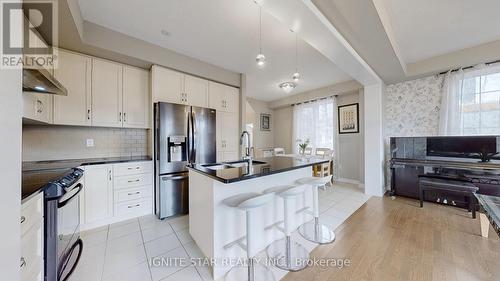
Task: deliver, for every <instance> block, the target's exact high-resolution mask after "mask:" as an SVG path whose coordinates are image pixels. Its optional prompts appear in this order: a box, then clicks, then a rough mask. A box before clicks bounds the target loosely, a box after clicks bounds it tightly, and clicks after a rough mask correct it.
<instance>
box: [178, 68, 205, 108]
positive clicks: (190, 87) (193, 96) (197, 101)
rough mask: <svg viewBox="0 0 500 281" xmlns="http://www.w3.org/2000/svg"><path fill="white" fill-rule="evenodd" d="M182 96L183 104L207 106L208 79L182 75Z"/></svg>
mask: <svg viewBox="0 0 500 281" xmlns="http://www.w3.org/2000/svg"><path fill="white" fill-rule="evenodd" d="M184 98H185V100H184V103H185V104H188V105H192V106H199V107H208V81H207V80H205V79H201V78H198V77H194V76H190V75H184Z"/></svg>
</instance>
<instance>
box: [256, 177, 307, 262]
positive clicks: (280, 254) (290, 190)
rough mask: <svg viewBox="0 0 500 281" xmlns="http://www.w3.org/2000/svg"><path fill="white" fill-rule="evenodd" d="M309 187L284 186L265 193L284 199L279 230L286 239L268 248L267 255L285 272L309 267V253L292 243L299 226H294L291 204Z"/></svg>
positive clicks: (299, 245)
mask: <svg viewBox="0 0 500 281" xmlns="http://www.w3.org/2000/svg"><path fill="white" fill-rule="evenodd" d="M307 187H308V185H306V184H302V185H284V186H277V187H273V188H270V189H267V190H265V191H264V193H274V194H276V196H278V197H280V198H282V199H283V204H284V216H283V217H284V220H283V228H279V229H280V230H281V231H282V232H284V233H285V238H283V239H280V240H277V241H275V242H273V243H272V244H271V245H269V246H268V247H267V255H268V256H269V257H270V258H271V259H273V260H274V265H275V266H276V267H278V268H281V269H283V270H289V271H299V270H302V269H304V268H306V267H307V263H308V261H309V252H308V251H307V249H306V248H304V246H302V245H301V244H299V243H297V242H293V241H291V235H292V232H293V231H294V230H295V229H297V226H295V225H294V224H293V219H294V215H295V214H296V212H295V209H294V208H293V204H290V203H292V202H290V201H292V200H294V199H296V198H297V196H298V195H300V194H303V193H304V192H305V190H306V188H307ZM279 223H281V222H279ZM279 223H278V224H279ZM275 226H276V224H275ZM276 227H277V226H276Z"/></svg>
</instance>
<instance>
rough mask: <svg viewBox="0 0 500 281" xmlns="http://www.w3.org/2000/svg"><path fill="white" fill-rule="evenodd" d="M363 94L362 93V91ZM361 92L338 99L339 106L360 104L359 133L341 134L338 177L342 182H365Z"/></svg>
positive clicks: (341, 96)
mask: <svg viewBox="0 0 500 281" xmlns="http://www.w3.org/2000/svg"><path fill="white" fill-rule="evenodd" d="M361 94H362V91H361ZM363 102H364V101H363V99H362V96H361V98H360V93H359V92H354V93H350V94H345V95H339V96H338V97H337V105H338V106H342V105H347V104H353V103H359V119H360V120H359V133H356V134H340V135H339V150H338V151H337V157H338V166H339V167H338V177H339V178H340V179H341V180H348V181H352V182H356V181H357V182H360V183H363V182H364V139H363V133H364V118H363V117H364V103H363Z"/></svg>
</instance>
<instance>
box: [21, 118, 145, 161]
mask: <svg viewBox="0 0 500 281" xmlns="http://www.w3.org/2000/svg"><path fill="white" fill-rule="evenodd" d="M148 137H149V130H145V129H121V128H95V127H92V128H91V127H73V126H35V125H24V126H23V161H42V160H57V159H77V158H100V157H119V156H143V155H147V154H148V143H149V141H148ZM87 139H93V140H94V146H93V147H87Z"/></svg>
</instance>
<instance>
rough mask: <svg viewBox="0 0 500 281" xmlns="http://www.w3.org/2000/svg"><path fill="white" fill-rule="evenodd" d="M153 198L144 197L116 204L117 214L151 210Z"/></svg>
mask: <svg viewBox="0 0 500 281" xmlns="http://www.w3.org/2000/svg"><path fill="white" fill-rule="evenodd" d="M152 203H153V198H152V197H149V198H142V199H137V200H130V201H127V202H122V203H117V204H115V216H118V217H119V216H123V215H127V214H130V213H144V212H148V211H151V208H152Z"/></svg>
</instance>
